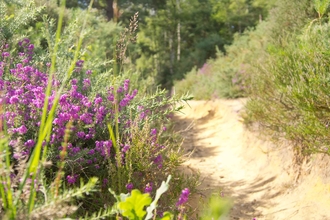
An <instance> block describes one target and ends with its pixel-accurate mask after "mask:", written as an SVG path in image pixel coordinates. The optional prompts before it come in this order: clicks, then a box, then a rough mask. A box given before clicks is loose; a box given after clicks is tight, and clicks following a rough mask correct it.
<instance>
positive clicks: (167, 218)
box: [161, 212, 174, 220]
mask: <svg viewBox="0 0 330 220" xmlns="http://www.w3.org/2000/svg"><path fill="white" fill-rule="evenodd" d="M173 217H174V215H173V214H172V213H170V212H164V214H163V217H162V218H161V220H172V219H173Z"/></svg>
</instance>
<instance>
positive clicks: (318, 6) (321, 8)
mask: <svg viewBox="0 0 330 220" xmlns="http://www.w3.org/2000/svg"><path fill="white" fill-rule="evenodd" d="M329 5H330V1H329V0H314V7H315V10H316V11H317V13H318V14H319V18H322V17H323V15H324V14H325V12H326V11H327V9H328V8H329Z"/></svg>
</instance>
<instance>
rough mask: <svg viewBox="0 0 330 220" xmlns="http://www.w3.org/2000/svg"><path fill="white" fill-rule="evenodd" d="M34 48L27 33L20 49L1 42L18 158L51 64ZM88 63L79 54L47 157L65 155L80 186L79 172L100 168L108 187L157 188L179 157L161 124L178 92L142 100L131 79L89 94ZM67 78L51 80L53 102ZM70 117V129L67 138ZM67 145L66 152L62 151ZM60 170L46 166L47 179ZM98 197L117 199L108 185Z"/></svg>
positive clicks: (32, 133) (31, 137)
mask: <svg viewBox="0 0 330 220" xmlns="http://www.w3.org/2000/svg"><path fill="white" fill-rule="evenodd" d="M33 50H34V45H33V44H31V43H30V41H29V40H28V39H24V40H22V41H21V42H19V44H18V51H19V52H18V53H17V54H15V53H13V54H10V52H9V46H8V45H4V46H2V47H1V54H2V56H1V59H0V76H1V79H0V90H1V94H2V96H1V103H2V105H3V106H4V113H3V115H2V117H3V119H4V121H5V122H6V128H7V132H8V134H9V135H10V142H9V145H10V146H11V150H12V152H13V154H12V155H13V156H12V159H13V160H14V161H16V163H19V161H21V160H25V159H27V158H29V157H30V156H31V153H32V150H33V148H34V147H35V144H36V142H37V138H38V130H39V126H40V118H41V115H42V108H43V105H44V101H45V98H46V95H45V88H46V87H47V83H48V74H47V71H48V70H49V66H50V64H46V65H45V66H46V68H45V70H44V71H40V70H39V69H38V68H35V67H34V66H33V65H32V61H33ZM83 63H84V61H83V60H79V61H77V62H76V67H75V70H74V73H73V74H72V77H71V79H70V82H69V84H68V85H67V86H66V89H65V90H64V92H62V94H61V96H60V99H59V105H58V107H57V109H56V113H55V116H54V120H53V125H52V133H51V135H50V136H49V143H48V140H44V146H46V145H48V144H49V146H50V148H49V153H48V155H49V160H51V161H53V164H54V163H56V162H57V161H59V160H61V161H62V160H65V161H64V162H65V163H66V166H65V167H63V168H64V170H63V171H64V173H65V180H66V184H67V185H68V186H69V187H72V186H75V185H76V184H77V183H78V180H79V179H80V178H85V179H89V178H90V177H93V176H96V177H98V178H99V179H101V182H102V188H103V189H107V188H108V187H111V188H112V189H115V190H116V191H117V192H123V191H125V190H127V191H128V192H130V191H131V190H132V189H133V188H138V189H141V190H143V191H144V192H145V193H149V194H150V195H152V194H154V193H155V190H153V188H154V187H158V186H159V184H160V181H161V180H162V179H164V177H165V176H166V175H169V174H170V173H171V172H172V171H173V170H174V168H175V167H176V166H177V165H175V164H179V163H178V160H179V158H178V157H173V153H171V152H172V151H173V147H177V146H171V144H170V143H168V142H164V139H165V138H163V137H162V136H163V134H164V133H166V132H167V131H166V127H165V126H164V125H163V124H161V123H162V121H163V120H164V119H166V117H167V116H168V115H169V114H170V113H171V112H172V111H174V110H175V109H174V108H168V107H170V106H171V105H172V106H174V104H175V100H174V99H169V98H167V97H166V96H165V93H164V92H162V91H159V92H158V93H156V94H155V95H154V96H152V97H145V98H142V99H140V100H137V99H136V97H137V93H138V91H137V90H136V89H132V88H130V80H128V79H126V80H124V81H121V80H119V83H114V84H113V85H109V87H108V88H107V89H106V90H105V92H104V93H97V94H96V95H95V96H91V91H92V89H93V88H92V86H93V85H92V74H91V73H92V71H91V70H85V69H84V66H83ZM61 83H62V82H60V80H59V79H56V78H55V79H53V81H52V88H53V90H52V92H51V96H49V97H48V110H50V109H51V107H52V105H53V101H54V97H55V95H56V93H57V92H58V88H59V87H60V84H61ZM157 119H158V120H157ZM68 124H70V126H69V136H68V138H65V137H66V136H65V134H66V130H67V129H68ZM154 126H155V127H154ZM63 153H65V154H66V157H63V156H62V157H61V155H62V154H63ZM170 154H172V156H171V158H169V157H170ZM176 154H177V153H176ZM173 164H174V165H173ZM164 165H165V166H164ZM56 170H57V168H54V169H52V170H50V171H47V172H46V177H47V178H48V180H49V181H52V179H54V178H55V173H56ZM13 175H15V174H14V173H13ZM125 187H126V189H125ZM179 187H181V186H179ZM178 194H179V191H178V192H177V193H175V192H174V193H173V198H172V199H173V201H174V198H175V197H176V196H178ZM185 198H186V197H185ZM183 199H184V198H183ZM92 200H93V203H94V204H95V205H96V206H102V207H103V206H104V205H105V204H109V205H111V203H112V200H111V199H109V196H108V195H104V194H103V193H100V194H99V197H98V200H97V201H95V198H92ZM167 205H168V204H167Z"/></svg>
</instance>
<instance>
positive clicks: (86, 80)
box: [83, 79, 91, 89]
mask: <svg viewBox="0 0 330 220" xmlns="http://www.w3.org/2000/svg"><path fill="white" fill-rule="evenodd" d="M83 84H84V85H83V89H87V88H89V87H90V86H91V81H90V80H89V79H84V80H83Z"/></svg>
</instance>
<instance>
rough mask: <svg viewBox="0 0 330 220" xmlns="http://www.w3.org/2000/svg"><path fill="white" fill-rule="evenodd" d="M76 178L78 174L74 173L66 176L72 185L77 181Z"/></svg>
mask: <svg viewBox="0 0 330 220" xmlns="http://www.w3.org/2000/svg"><path fill="white" fill-rule="evenodd" d="M77 178H78V175H77V174H74V175H68V176H67V177H66V180H67V181H68V184H69V185H73V184H75V182H76V181H77Z"/></svg>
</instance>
